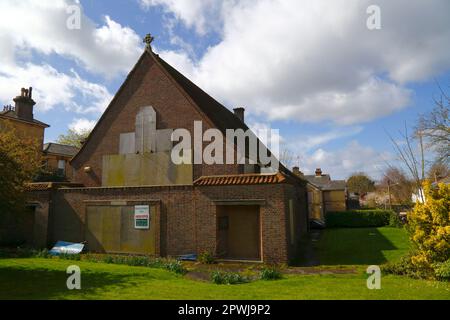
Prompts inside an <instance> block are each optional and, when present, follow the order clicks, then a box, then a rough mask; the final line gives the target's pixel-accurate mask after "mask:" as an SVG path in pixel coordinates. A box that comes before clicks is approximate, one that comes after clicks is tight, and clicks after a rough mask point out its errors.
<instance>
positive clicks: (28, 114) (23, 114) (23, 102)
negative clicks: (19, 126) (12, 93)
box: [13, 87, 36, 121]
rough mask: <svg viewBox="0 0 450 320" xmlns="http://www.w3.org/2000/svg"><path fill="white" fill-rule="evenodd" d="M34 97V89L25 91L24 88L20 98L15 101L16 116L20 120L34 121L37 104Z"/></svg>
mask: <svg viewBox="0 0 450 320" xmlns="http://www.w3.org/2000/svg"><path fill="white" fill-rule="evenodd" d="M32 97H33V88H31V87H30V88H29V89H25V88H22V89H21V91H20V96H17V97H15V98H14V99H13V101H14V102H15V103H16V105H15V110H16V115H17V117H18V118H19V119H22V120H28V121H31V120H33V107H34V105H35V104H36V102H34V100H33V99H32Z"/></svg>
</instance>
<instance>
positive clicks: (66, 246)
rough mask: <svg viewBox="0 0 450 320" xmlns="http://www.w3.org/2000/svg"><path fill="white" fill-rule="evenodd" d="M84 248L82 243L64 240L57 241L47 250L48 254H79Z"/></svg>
mask: <svg viewBox="0 0 450 320" xmlns="http://www.w3.org/2000/svg"><path fill="white" fill-rule="evenodd" d="M83 249H84V243H72V242H65V241H58V242H57V243H56V244H55V246H54V247H53V248H52V249H51V250H50V251H49V253H50V254H53V255H59V254H62V253H63V254H80V253H81V251H83Z"/></svg>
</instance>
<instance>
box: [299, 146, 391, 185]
mask: <svg viewBox="0 0 450 320" xmlns="http://www.w3.org/2000/svg"><path fill="white" fill-rule="evenodd" d="M300 158H301V160H300V161H301V164H300V167H301V170H302V171H304V173H305V174H314V171H315V169H316V168H322V171H323V172H325V173H331V175H332V178H333V179H347V178H348V177H349V176H350V175H351V174H353V173H355V172H365V173H367V174H368V175H370V176H371V177H372V178H374V179H378V178H380V177H381V176H382V173H383V172H384V170H385V169H386V168H387V162H389V161H392V160H393V159H394V156H393V155H392V154H391V153H389V152H378V151H376V150H374V149H373V148H371V147H369V146H363V145H361V144H360V143H359V142H358V141H356V140H354V141H351V142H350V143H348V144H347V145H346V146H345V147H344V148H342V149H340V150H336V151H327V150H325V149H323V148H319V149H316V150H315V151H314V152H312V153H306V154H303V156H301V157H300Z"/></svg>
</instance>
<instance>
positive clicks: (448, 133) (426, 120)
mask: <svg viewBox="0 0 450 320" xmlns="http://www.w3.org/2000/svg"><path fill="white" fill-rule="evenodd" d="M449 116H450V97H449V96H448V95H447V94H446V93H445V92H444V91H443V90H442V89H441V96H440V98H439V99H435V107H434V109H433V110H432V111H431V112H430V113H428V114H425V115H422V116H421V117H420V119H419V123H418V126H417V130H416V131H417V132H420V133H421V134H422V136H423V137H424V138H425V139H426V140H427V147H428V148H430V149H433V150H435V151H436V153H437V154H438V157H439V159H438V160H439V161H440V162H443V163H446V164H449V162H450V119H449Z"/></svg>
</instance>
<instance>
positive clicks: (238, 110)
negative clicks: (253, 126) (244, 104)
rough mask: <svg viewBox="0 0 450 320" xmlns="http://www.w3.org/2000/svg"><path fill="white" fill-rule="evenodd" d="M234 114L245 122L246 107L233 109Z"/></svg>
mask: <svg viewBox="0 0 450 320" xmlns="http://www.w3.org/2000/svg"><path fill="white" fill-rule="evenodd" d="M233 111H234V115H235V116H236V117H238V118H239V120H241V121H242V122H245V109H244V108H236V109H233Z"/></svg>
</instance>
